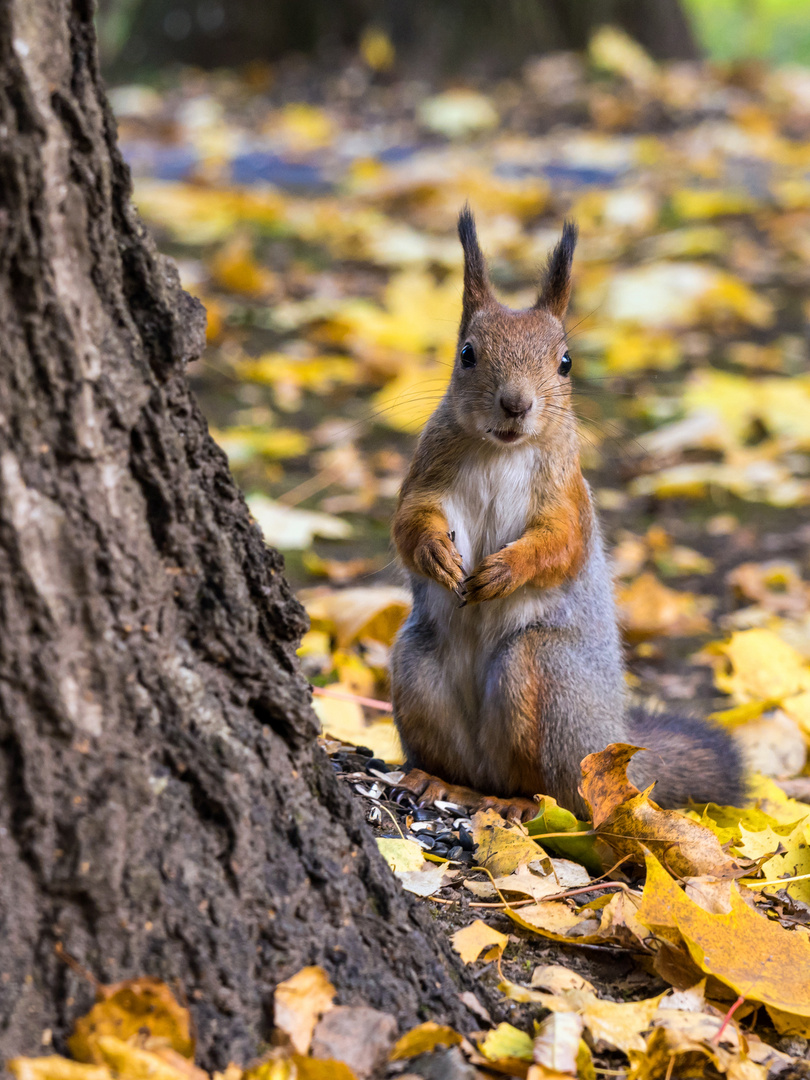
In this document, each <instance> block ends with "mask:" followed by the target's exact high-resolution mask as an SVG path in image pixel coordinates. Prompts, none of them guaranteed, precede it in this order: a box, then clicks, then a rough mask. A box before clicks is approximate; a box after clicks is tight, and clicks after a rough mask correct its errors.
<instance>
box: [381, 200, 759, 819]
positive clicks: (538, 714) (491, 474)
mask: <svg viewBox="0 0 810 1080" xmlns="http://www.w3.org/2000/svg"><path fill="white" fill-rule="evenodd" d="M458 234H459V239H460V240H461V245H462V248H463V251H464V292H463V300H462V314H461V327H460V331H459V338H458V349H457V353H456V359H455V362H454V366H453V372H452V376H451V379H450V383H449V385H448V388H447V391H446V393H445V395H444V397H443V398H442V400H441V402H440V403H439V405H438V407H437V408H436V410H435V412H434V413H433V415H432V416H431V417H430V419H429V420H428V422H427V424H426V426H425V428H424V430H423V432H422V434H421V436H420V439H419V442H418V445H417V448H416V452H415V454H414V457H413V460H412V462H411V465H410V469H409V471H408V473H407V476H406V479H405V481H404V483H403V486H402V489H401V492H400V495H399V501H398V505H397V509H396V513H395V516H394V520H393V529H392V532H393V540H394V544H395V547H396V549H397V552H398V555H399V558H400V560H401V562H402V563H403V564H404V567H405V569H406V570H407V572H408V578H409V582H410V588H411V592H412V596H413V605H412V608H411V612H410V615H409V617H408V618H407V620H406V621H405V623H404V624H403V626H402V628H401V629H400V632H399V634H398V636H397V638H396V641H395V642H394V646H393V650H392V657H391V689H392V699H393V706H394V720H395V723H396V726H397V729H398V732H399V735H400V739H401V742H402V746H403V749H404V751H405V755H406V761H407V768H408V769H409V771H408V772H407V774H406V775H405V776H404V777H403V778H402V780H401V782H400V784H399V787H400V788H401V789H403V790H404V791H406V792H410V794H411V795H413V796H415V797H416V798H417V799H420V800H421V802H422V804H423V805H424V804H428V803H430V802H432V801H435V800H436V799H442V798H444V799H447V800H449V801H451V802H456V803H459V804H461V805H464V806H467V807H468V808H471V809H478V808H482V807H484V808H486V807H492V808H494V809H496V810H498V811H499V812H500V813H502V814H503V815H504V816H506V817H508V818H513V819H524V820H525V819H527V818H528V817H533V816H534V815H535V814H536V813H537V803H536V801H534V797H535V796H536V795H538V794H539V793H542V794H544V795H550V796H552V797H553V798H554V799H556V801H557V802H558V803H559V804H560V805H561V806H564V807H566V808H567V809H569V810H571V811H573V812H575V813H576V814H577V815H578V816H579V817H583V816H587V808H586V806H585V803H584V801H583V798H582V796H581V794H580V792H579V782H580V779H581V773H580V762H581V761H582V759H583V758H584V757H586V756H587V755H588V754H591V753H594V752H595V751H599V750H603V749H604V748H605V747H606V746H607V745H608V744H610V743H631V744H633V745H635V746H639V747H643V748H646V749H643V750H641V751H640V752H639V753H637V754H636V755H635V756H634V757H633V759H632V761H631V763H630V766H629V771H628V775H629V777H630V779H631V780H632V782H633V783H634V784H635V785H636V786H637V787H639V788H642V789H644V788H646V787H648V786H649V785H650V784H652V783H653V782H655V788H654V791H653V795H652V797H653V799H654V800H655V801H656V802H657V803H658V804H659V805H660V806H664V807H675V806H685V805H686V804H687V803H688V802H689V801H690V800H692V801H694V802H697V803H705V802H709V801H712V802H718V803H721V804H728V805H740V803H741V801H744V798H745V781H744V769H743V764H742V758H741V754H740V751H739V749H738V747H737V745H736V743H735V741H734V739H733V738H732V737H731V736H729V735H728V734H727V732H725V731H724V730H722V729H721V728H719V727H717V726H715V725H713V724H711V723H710V722H708V721H703V720H698V719H695V718H689V717H681V716H675V715H670V714H668V713H655V712H652V713H648V712H645V711H644V710H642V709H639V708H637V707H634V706H632V705H631V703H630V700H629V695H628V690H627V685H626V680H625V668H624V662H623V657H622V645H621V639H620V634H619V628H618V623H617V615H616V606H615V601H614V596H613V583H612V578H611V572H610V569H609V565H608V561H607V558H606V554H605V548H604V543H603V540H602V535H601V531H600V527H599V521H598V518H597V515H596V511H595V508H594V503H593V498H592V495H591V491H590V488H589V486H588V483H587V482H586V480H585V479H584V477H583V475H582V469H581V467H580V460H579V443H578V435H577V430H576V419H575V415H574V412H573V409H572V405H571V377H570V376H571V368H572V360H571V356H570V353H569V351H568V346H567V344H566V334H565V329H564V326H563V319H564V317H565V313H566V310H567V308H568V302H569V298H570V294H571V265H572V261H573V254H574V248H575V245H576V241H577V227H576V225H575V224H574V223H573V222H570V221H566V222H565V224H564V227H563V231H562V237H561V239H560V241H559V242H558V244H557V245H556V247H555V248H554V250H553V251H552V253H551V254H550V256H549V258H548V263H547V265H546V268H545V272H544V274H543V279H542V283H541V287H540V291H539V295H538V299H537V302H536V303H535V304H534V306H533V307H530V308H528V309H526V310H522V311H515V310H512V309H510V308H508V307H505V306H504V305H503V304H501V303H500V302H499V301H498V300H496V298H495V296H494V294H493V291H492V288H491V286H490V282H489V277H488V273H487V268H486V264H485V261H484V256H483V254H482V251H481V248H480V246H479V243H478V237H477V233H476V227H475V221H474V218H473V215H472V213H471V211H470V209H469V206H467V205H465V207H464V209H463V210H462V211H461V214H460V215H459V219H458ZM484 793H486V794H484Z"/></svg>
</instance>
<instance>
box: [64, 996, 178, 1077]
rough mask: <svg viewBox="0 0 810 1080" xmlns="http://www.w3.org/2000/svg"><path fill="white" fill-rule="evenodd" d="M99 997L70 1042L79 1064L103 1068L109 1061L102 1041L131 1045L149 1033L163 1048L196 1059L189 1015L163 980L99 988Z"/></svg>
mask: <svg viewBox="0 0 810 1080" xmlns="http://www.w3.org/2000/svg"><path fill="white" fill-rule="evenodd" d="M97 996H98V1000H97V1001H96V1004H95V1005H94V1006H93V1008H92V1009H91V1010H90V1012H89V1013H87V1014H86V1015H85V1016H83V1017H81V1018H80V1019H78V1020H77V1021H76V1023H75V1025H74V1029H73V1034H72V1035H71V1036H70V1038H69V1039H68V1049H69V1050H70V1052H71V1054H72V1055H73V1057H74V1058H76V1060H77V1061H92V1062H96V1063H97V1064H102V1063H103V1062H104V1061H105V1060H106V1059H105V1056H104V1054H102V1053H101V1052H100V1050H99V1048H98V1040H99V1039H100V1038H102V1037H104V1036H107V1035H111V1036H114V1037H115V1038H116V1039H118V1040H121V1041H122V1042H127V1040H129V1039H132V1038H134V1037H135V1036H137V1035H143V1033H144V1032H145V1031H146V1032H148V1035H149V1037H150V1038H151V1039H155V1040H157V1041H158V1042H159V1043H160V1044H161V1045H164V1046H169V1047H171V1048H172V1049H173V1050H175V1051H176V1052H177V1053H179V1054H182V1055H183V1056H184V1057H186V1058H193V1056H194V1038H193V1036H192V1034H191V1017H190V1015H189V1011H188V1009H186V1008H185V1007H184V1006H182V1005H180V1003H179V1002H178V1001H177V999H176V998H175V996H174V994H173V993H172V992H171V990H170V989H169V988H168V986H166V984H165V983H163V982H161V981H160V980H159V979H152V978H149V977H148V976H143V977H141V978H139V979H128V980H126V981H125V982H121V983H114V984H112V985H110V986H99V987H98V989H97Z"/></svg>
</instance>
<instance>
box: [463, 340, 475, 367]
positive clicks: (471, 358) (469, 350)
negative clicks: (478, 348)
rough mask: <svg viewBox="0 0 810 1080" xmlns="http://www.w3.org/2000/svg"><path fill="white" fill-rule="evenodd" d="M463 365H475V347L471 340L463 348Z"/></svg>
mask: <svg viewBox="0 0 810 1080" xmlns="http://www.w3.org/2000/svg"><path fill="white" fill-rule="evenodd" d="M461 366H462V367H468V368H469V367H475V349H474V348H473V347H472V345H470V343H469V342H467V344H466V345H465V346H464V348H463V349H462V350H461Z"/></svg>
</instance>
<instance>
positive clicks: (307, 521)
mask: <svg viewBox="0 0 810 1080" xmlns="http://www.w3.org/2000/svg"><path fill="white" fill-rule="evenodd" d="M247 504H248V508H249V510H250V512H251V514H252V515H253V517H254V519H255V521H256V523H257V525H258V526H259V528H260V529H261V530H262V533H263V535H264V539H265V540H266V541H267V543H268V544H272V545H273V547H278V548H281V549H282V550H283V551H303V550H304V549H305V548H308V547H309V546H310V544H311V543H312V541H313V540H314V539H315V537H316V536H322V537H324V538H325V539H327V540H345V539H346V538H347V537H349V536H351V535H352V527H351V525H350V524H349V523H348V521H343V519H342V518H338V517H334V516H333V515H332V514H323V513H321V512H319V511H316V510H300V509H299V508H298V507H295V506H285V505H284V504H283V503H280V502H276V501H275V500H273V499H268V498H267V496H266V495H261V494H258V493H254V494H252V495H248V497H247Z"/></svg>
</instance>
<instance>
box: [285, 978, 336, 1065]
mask: <svg viewBox="0 0 810 1080" xmlns="http://www.w3.org/2000/svg"><path fill="white" fill-rule="evenodd" d="M334 998H335V988H334V986H332V984H331V982H330V981H329V979H328V977H327V974H326V972H325V971H324V970H323V968H321V967H317V966H311V967H305V968H302V969H301V971H299V972H297V973H296V974H295V975H293V976H292V977H291V978H289V979H285V980H284V982H280V983H279V984H278V986H277V987H276V991H275V995H274V998H273V1001H274V1011H273V1019H274V1022H275V1026H276V1027H277V1028H278V1029H279V1030H280V1031H283V1032H284V1033H285V1035H288V1036H289V1039H290V1042H291V1043H292V1046H293V1049H294V1050H296V1051H297V1052H298V1053H299V1054H306V1053H307V1052H308V1051H309V1044H310V1042H311V1041H312V1033H313V1031H314V1030H315V1025H316V1024H317V1022H318V1020H319V1019H320V1017H321V1016H322V1015H323V1014H324V1013H325V1012H327V1011H328V1010H329V1009H331V1008H332V1002H333V1001H334Z"/></svg>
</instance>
